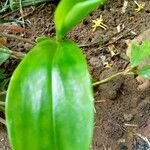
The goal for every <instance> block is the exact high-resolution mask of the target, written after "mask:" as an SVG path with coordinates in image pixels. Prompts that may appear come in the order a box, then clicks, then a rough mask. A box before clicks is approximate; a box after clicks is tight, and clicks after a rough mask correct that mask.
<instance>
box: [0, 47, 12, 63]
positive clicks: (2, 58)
mask: <svg viewBox="0 0 150 150" xmlns="http://www.w3.org/2000/svg"><path fill="white" fill-rule="evenodd" d="M0 50H1V51H2V50H3V51H5V49H4V48H0ZM9 57H10V54H7V53H3V52H0V65H1V64H3V63H4V62H5V61H6V60H7V59H8V58H9Z"/></svg>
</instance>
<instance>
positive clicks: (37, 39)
mask: <svg viewBox="0 0 150 150" xmlns="http://www.w3.org/2000/svg"><path fill="white" fill-rule="evenodd" d="M48 39H49V37H46V36H41V37H37V38H36V40H35V41H36V42H37V43H40V42H43V41H45V40H48Z"/></svg>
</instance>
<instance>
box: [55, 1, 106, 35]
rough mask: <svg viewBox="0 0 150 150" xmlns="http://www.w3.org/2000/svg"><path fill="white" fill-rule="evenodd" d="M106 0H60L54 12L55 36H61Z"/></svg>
mask: <svg viewBox="0 0 150 150" xmlns="http://www.w3.org/2000/svg"><path fill="white" fill-rule="evenodd" d="M106 1H107V0H62V1H61V2H60V4H59V5H58V7H57V9H56V12H55V25H56V34H57V38H62V37H63V36H64V35H65V34H66V33H67V32H69V31H70V30H71V29H72V28H73V27H74V26H75V25H76V24H77V23H79V22H80V21H81V20H82V19H83V18H84V17H85V16H87V15H88V14H89V13H90V12H92V11H93V10H94V9H96V8H97V7H98V6H100V5H103V4H104V3H105V2H106Z"/></svg>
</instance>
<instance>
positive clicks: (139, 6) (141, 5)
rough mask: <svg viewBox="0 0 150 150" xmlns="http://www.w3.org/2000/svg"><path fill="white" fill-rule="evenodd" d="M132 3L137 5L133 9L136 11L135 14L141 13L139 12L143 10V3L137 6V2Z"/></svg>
mask: <svg viewBox="0 0 150 150" xmlns="http://www.w3.org/2000/svg"><path fill="white" fill-rule="evenodd" d="M134 3H135V4H136V5H137V8H135V11H136V12H139V11H141V10H142V9H144V7H145V3H141V4H138V2H137V1H134Z"/></svg>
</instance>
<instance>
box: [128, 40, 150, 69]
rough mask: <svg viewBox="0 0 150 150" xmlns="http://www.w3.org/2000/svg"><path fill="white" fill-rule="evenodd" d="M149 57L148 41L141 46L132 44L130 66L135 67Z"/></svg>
mask: <svg viewBox="0 0 150 150" xmlns="http://www.w3.org/2000/svg"><path fill="white" fill-rule="evenodd" d="M149 56H150V41H145V42H143V44H142V45H136V44H133V45H132V47H131V66H132V67H136V66H138V65H139V64H140V63H142V61H144V60H145V59H146V58H147V57H149Z"/></svg>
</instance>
